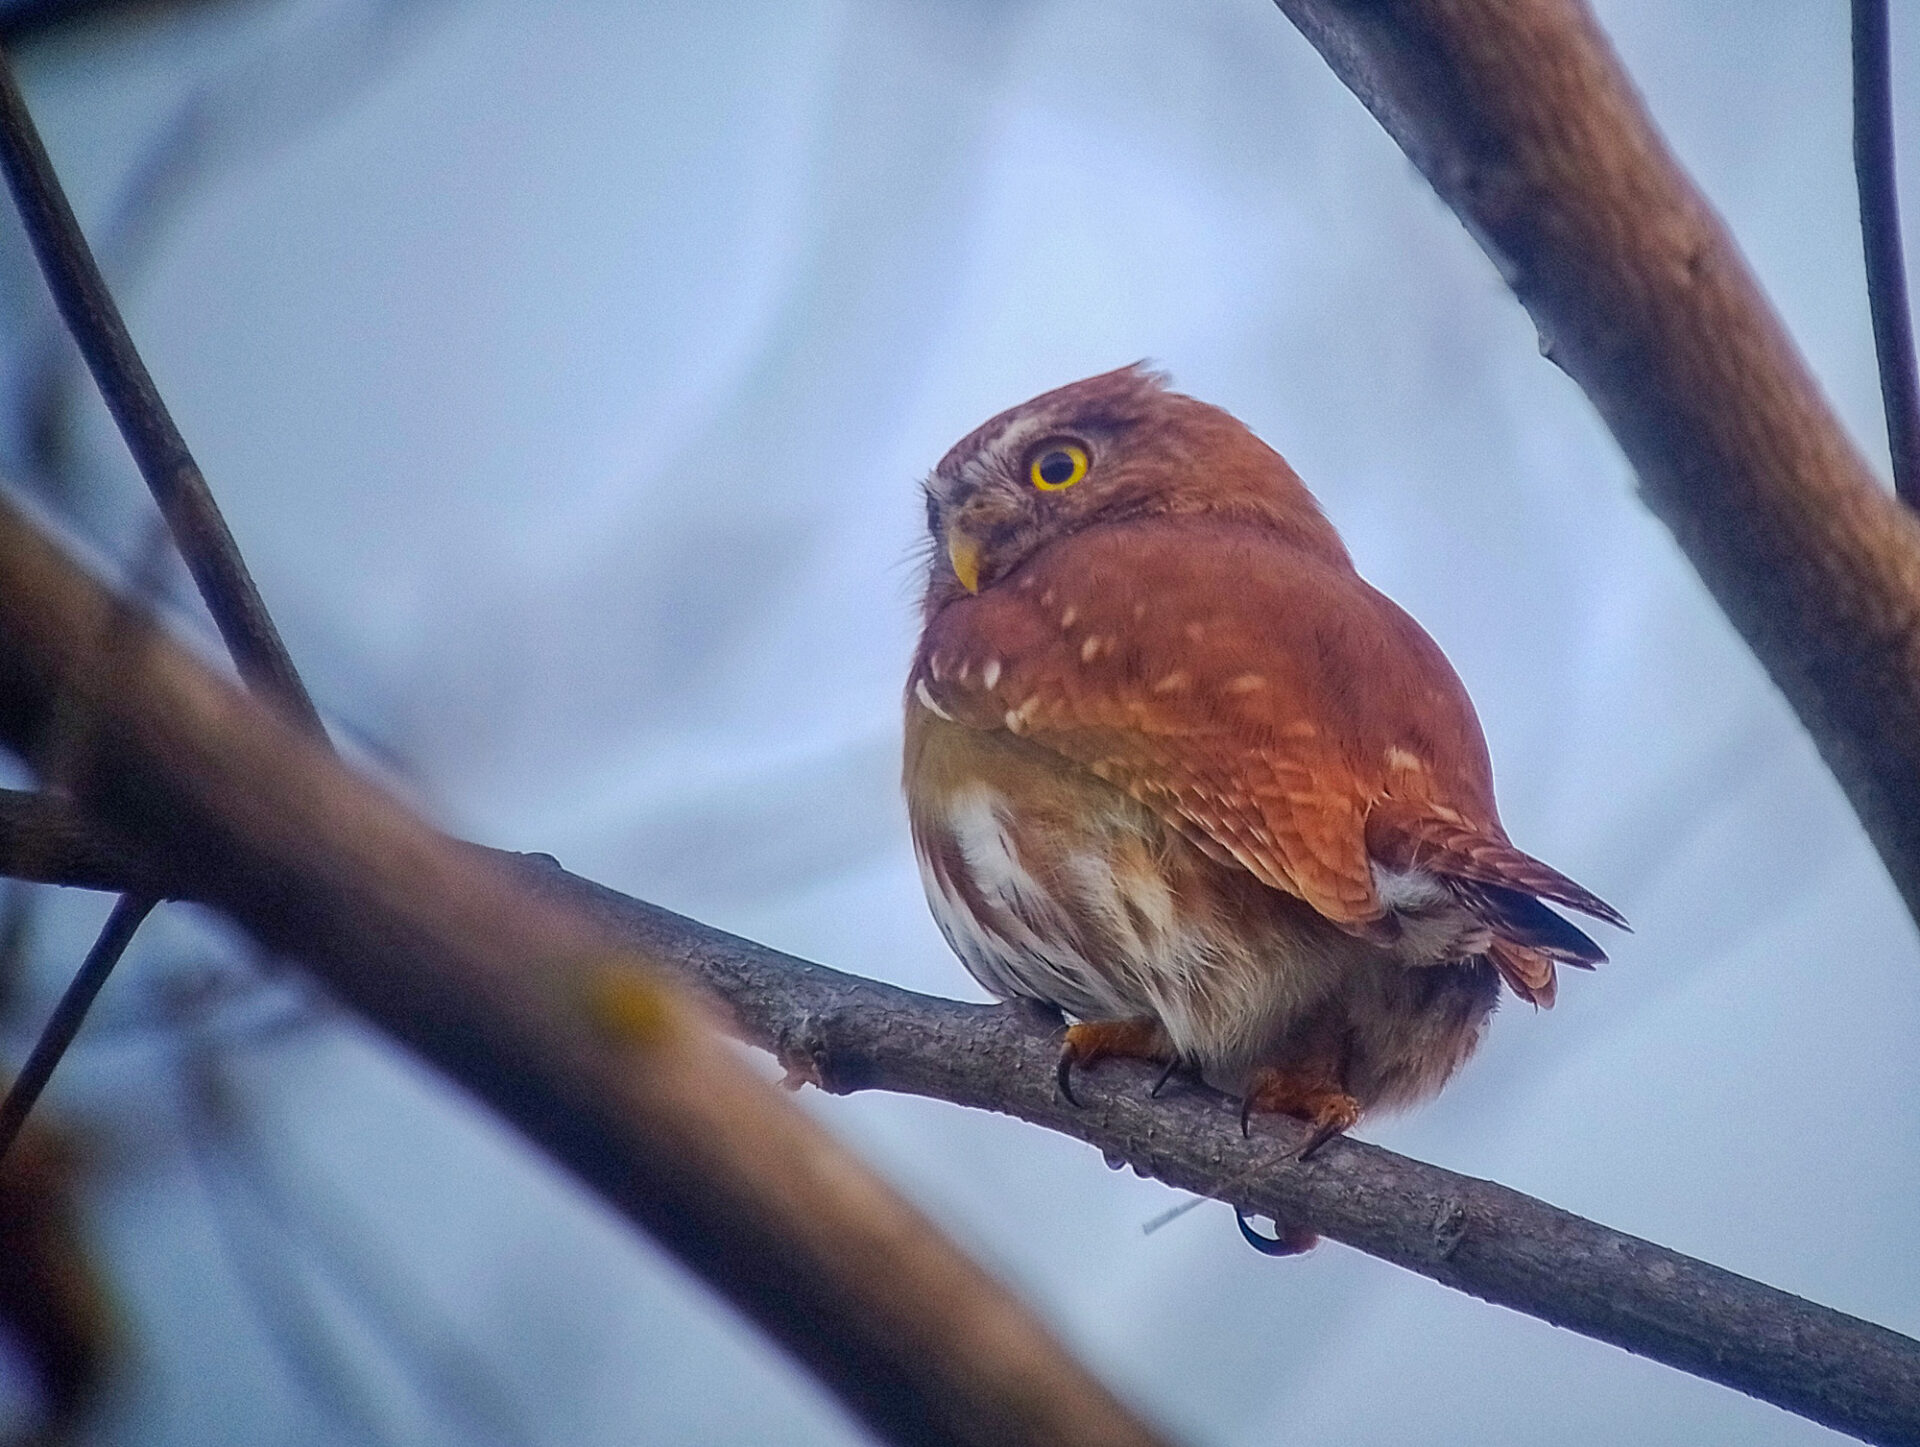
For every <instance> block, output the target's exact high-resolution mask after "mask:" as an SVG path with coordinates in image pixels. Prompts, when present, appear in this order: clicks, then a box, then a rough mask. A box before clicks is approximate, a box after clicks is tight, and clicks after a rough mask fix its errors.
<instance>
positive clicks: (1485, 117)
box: [1278, 0, 1920, 917]
mask: <svg viewBox="0 0 1920 1447" xmlns="http://www.w3.org/2000/svg"><path fill="white" fill-rule="evenodd" d="M1278 3H1279V6H1280V8H1281V9H1282V10H1283V11H1285V12H1286V14H1287V15H1288V17H1289V18H1291V19H1292V20H1293V22H1294V23H1295V24H1296V25H1298V26H1299V27H1300V29H1301V30H1302V31H1303V32H1304V33H1305V34H1306V36H1307V38H1308V39H1309V40H1310V41H1312V42H1313V44H1314V45H1315V46H1316V47H1318V49H1319V50H1320V52H1321V53H1322V54H1323V55H1324V56H1325V57H1326V59H1327V61H1328V63H1329V64H1330V65H1332V67H1333V69H1334V70H1335V72H1336V73H1338V75H1339V76H1340V78H1341V79H1342V80H1343V81H1345V82H1346V83H1347V85H1348V86H1349V87H1351V88H1352V90H1353V91H1354V93H1355V94H1356V95H1357V96H1359V98H1360V99H1361V101H1362V102H1364V103H1365V105H1366V106H1367V108H1368V109H1369V110H1370V111H1372V112H1373V114H1374V116H1375V117H1376V118H1377V119H1378V120H1379V121H1380V123H1381V124H1382V125H1383V126H1385V127H1386V129H1387V131H1388V132H1389V133H1390V134H1391V135H1392V136H1393V138H1394V139H1395V140H1396V141H1398V142H1399V143H1400V146H1401V148H1402V149H1403V150H1405V151H1406V153H1407V155H1408V156H1409V157H1410V158H1411V159H1412V160H1413V162H1414V163H1415V164H1416V165H1417V166H1419V168H1420V169H1421V170H1422V171H1423V172H1424V173H1425V174H1426V177H1427V179H1428V180H1429V181H1430V182H1432V184H1433V187H1434V189H1435V190H1436V191H1438V192H1439V193H1440V196H1441V197H1442V199H1444V200H1445V201H1446V202H1447V204H1448V205H1450V206H1451V207H1452V208H1453V209H1454V211H1455V212H1457V213H1458V214H1459V216H1460V218H1461V220H1462V221H1464V222H1465V223H1466V225H1467V229H1468V230H1469V231H1471V232H1472V233H1473V235H1474V237H1475V238H1476V239H1477V240H1478V241H1479V242H1480V244H1481V246H1482V247H1484V248H1485V250H1486V251H1487V254H1488V255H1489V256H1491V257H1492V258H1493V260H1494V263H1495V265H1497V266H1498V267H1499V269H1500V272H1501V275H1502V276H1503V277H1505V278H1506V281H1507V283H1508V285H1509V286H1511V287H1512V288H1513V290H1514V293H1515V294H1516V295H1517V296H1518V297H1519V298H1520V300H1521V301H1522V302H1523V303H1524V304H1525V305H1526V308H1527V310H1528V311H1529V312H1530V313H1532V315H1533V319H1534V323H1535V325H1536V326H1537V327H1538V328H1539V332H1540V344H1541V349H1542V350H1543V351H1544V352H1545V353H1546V354H1547V356H1549V357H1550V358H1552V359H1553V361H1555V362H1556V363H1558V364H1559V365H1560V366H1561V367H1562V368H1564V369H1565V370H1566V372H1567V374H1568V375H1569V376H1571V377H1572V378H1573V379H1574V380H1575V381H1576V382H1578V383H1579V384H1580V385H1581V387H1582V388H1584V389H1585V390H1586V393H1587V395H1588V397H1589V398H1591V399H1592V401H1593V404H1594V406H1595V407H1597V408H1598V409H1599V411H1600V415H1601V416H1602V418H1604V419H1605V421H1606V423H1607V425H1608V427H1610V428H1611V429H1612V431H1613V434H1614V436H1615V437H1616V438H1617V439H1618V440H1619V443H1620V446H1621V447H1622V449H1623V450H1624V451H1625V452H1626V454H1627V457H1628V459H1629V460H1630V461H1631V462H1632V463H1633V465H1634V467H1635V468H1636V469H1637V470H1638V472H1639V475H1640V483H1641V488H1642V491H1643V493H1644V495H1645V497H1646V499H1647V502H1648V504H1649V506H1651V507H1652V508H1653V510H1654V511H1655V512H1656V513H1657V514H1659V516H1660V517H1661V519H1662V520H1663V521H1664V522H1665V523H1666V524H1667V526H1668V527H1669V528H1671V529H1672V530H1673V533H1674V536H1675V537H1676V538H1677V539H1678V540H1679V542H1680V545H1681V546H1682V547H1683V548H1684V549H1685V550H1686V552H1687V555H1688V556H1689V557H1690V558H1691V559H1692V560H1693V564H1694V566H1695V567H1696V568H1698V569H1699V571H1700V575H1701V577H1702V578H1703V579H1705V581H1706V583H1707V586H1708V587H1709V588H1710V589H1712V591H1713V594H1714V596H1715V597H1716V598H1717V599H1718V600H1719V602H1720V605H1721V607H1722V608H1724V609H1725V610H1726V613H1727V616H1728V617H1729V618H1730V619H1731V620H1732V621H1733V623H1734V626H1735V627H1737V628H1738V629H1739V630H1740V632H1741V633H1742V635H1743V636H1744V637H1745V638H1746V640H1747V642H1748V643H1750V644H1751V645H1752V647H1753V650H1754V652H1755V653H1756V654H1757V655H1758V656H1759V658H1760V660H1761V662H1762V663H1763V664H1765V666H1766V668H1767V669H1768V671H1769V672H1770V673H1771V674H1772V675H1773V678H1774V681H1775V682H1776V683H1777V684H1778V685H1779V686H1780V689H1781V690H1782V692H1784V693H1785V694H1786V695H1787V698H1788V699H1789V700H1790V701H1791V702H1792V704H1793V706H1794V708H1795V709H1797V710H1798V711H1799V714H1800V717H1801V719H1802V720H1803V721H1804V722H1805V723H1806V726H1807V728H1808V730H1809V732H1810V733H1811V734H1812V735H1813V738H1814V741H1815V743H1816V744H1817V745H1818V746H1819V748H1820V751H1821V753H1822V754H1823V755H1824V757H1825V758H1826V761H1827V763H1828V765H1829V766H1830V767H1831V768H1832V769H1833V771H1834V773H1835V775H1836V776H1837V777H1838V778H1839V780H1840V783H1841V785H1842V786H1843V787H1844V788H1845V789H1846V791H1847V795H1848V797H1849V798H1850V799H1851V800H1852V802H1853V806H1854V808H1855V810H1857V811H1858V813H1859V815H1860V818H1861V820H1862V822H1863V823H1864V824H1865V825H1866V828H1867V832H1868V834H1869V835H1870V836H1871V837H1872V839H1873V841H1874V844H1875V845H1876V847H1877V848H1878V849H1879V851H1880V855H1881V858H1882V859H1883V860H1885V862H1886V865H1887V868H1888V871H1889V872H1890V873H1891V874H1892V876H1893V880H1894V883H1895V884H1896V885H1897V886H1898V887H1899V889H1900V891H1901V893H1902V895H1903V896H1904V897H1905V899H1906V902H1907V908H1908V910H1909V911H1910V912H1912V913H1914V914H1915V915H1916V917H1920V520H1916V519H1915V517H1914V516H1913V515H1912V514H1911V513H1910V512H1908V511H1907V510H1906V509H1905V508H1903V507H1901V506H1899V504H1898V503H1897V502H1896V501H1895V500H1894V499H1893V498H1892V497H1891V496H1890V495H1889V494H1888V493H1887V492H1886V491H1885V490H1884V488H1883V487H1882V486H1881V484H1880V483H1879V481H1878V479H1876V478H1875V477H1874V475H1873V472H1872V470H1871V469H1870V468H1869V467H1868V466H1867V464H1866V462H1865V461H1864V460H1863V459H1862V458H1861V456H1860V454H1859V453H1858V452H1857V451H1856V450H1855V448H1854V446H1853V444H1852V442H1851V441H1850V440H1849V439H1848V438H1847V436H1846V433H1845V432H1844V431H1843V429H1842V428H1841V426H1840V423H1839V421H1838V419H1837V418H1835V416H1834V415H1833V412H1832V410H1831V409H1830V408H1829V407H1828V405H1827V403H1826V400H1825V399H1824V397H1822V395H1821V393H1820V389H1819V387H1818V386H1817V385H1816V384H1815V382H1814V380H1813V378H1812V377H1811V375H1810V374H1809V373H1808V371H1807V369H1806V366H1805V364H1804V363H1803V362H1802V361H1801V359H1800V356H1799V354H1798V353H1797V352H1796V351H1795V349H1794V346H1793V342H1792V340H1791V339H1790V338H1789V337H1788V335H1787V333H1786V330H1785V328H1784V327H1783V326H1782V325H1781V323H1780V321H1779V319H1778V318H1777V317H1776V316H1775V315H1774V312H1773V310H1772V308H1771V307H1770V306H1769V305H1768V303H1767V300H1766V297H1765V296H1764V295H1763V294H1762V292H1761V290H1760V288H1759V286H1758V284H1757V283H1756V282H1755V281H1754V278H1753V276H1752V274H1751V272H1750V271H1749V270H1748V269H1747V265H1746V262H1745V261H1744V260H1743V259H1742V257H1741V256H1740V253H1739V251H1738V249H1737V248H1736V247H1735V245H1734V243H1733V240H1732V238H1731V237H1730V236H1729V235H1728V234H1727V231H1726V229H1725V227H1724V226H1723V225H1722V224H1721V222H1720V220H1719V218H1718V217H1716V216H1715V215H1714V213H1713V211H1712V209H1711V208H1710V207H1709V206H1708V205H1707V203H1706V201H1705V199H1704V198H1703V197H1702V196H1701V195H1700V193H1699V192H1698V191H1697V190H1696V189H1695V188H1694V186H1693V184H1692V182H1691V181H1690V180H1688V178H1687V176H1686V174H1685V173H1684V172H1683V171H1682V170H1681V169H1680V166H1679V165H1678V163H1677V162H1676V161H1675V160H1674V158H1673V156H1672V155H1671V153H1670V152H1669V151H1668V150H1667V147H1666V144H1665V142H1664V141H1663V140H1662V139H1661V137H1660V135H1659V133H1658V132H1657V131H1656V130H1655V128H1654V126H1653V123H1652V121H1651V120H1650V119H1649V118H1648V115H1647V112H1646V109H1645V107H1644V106H1643V105H1642V104H1641V102H1640V99H1639V97H1638V96H1637V95H1636V94H1635V93H1634V90H1633V87H1632V85H1631V83H1630V82H1629V80H1628V79H1627V76H1626V74H1625V73H1624V71H1623V70H1622V69H1621V66H1620V63H1619V61H1618V60H1617V59H1616V58H1615V56H1614V53H1613V51H1612V48H1611V47H1610V46H1609V45H1608V43H1607V40H1606V38H1605V36H1604V35H1602V34H1601V32H1600V29H1599V27H1598V25H1597V24H1596V23H1595V21H1594V19H1593V17H1592V15H1591V14H1590V13H1589V12H1588V10H1587V9H1586V7H1585V6H1584V5H1583V4H1582V3H1580V0H1393V3H1386V4H1383V3H1379V0H1278Z"/></svg>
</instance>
